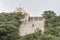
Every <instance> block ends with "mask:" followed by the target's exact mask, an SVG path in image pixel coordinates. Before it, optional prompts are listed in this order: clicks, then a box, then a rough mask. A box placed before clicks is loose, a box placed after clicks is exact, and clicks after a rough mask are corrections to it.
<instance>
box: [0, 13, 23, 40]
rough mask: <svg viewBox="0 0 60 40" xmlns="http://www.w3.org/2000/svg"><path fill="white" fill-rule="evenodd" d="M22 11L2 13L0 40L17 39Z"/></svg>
mask: <svg viewBox="0 0 60 40" xmlns="http://www.w3.org/2000/svg"><path fill="white" fill-rule="evenodd" d="M21 18H23V15H21V13H0V40H17V39H18V38H19V35H18V30H19V25H20V24H21V22H20V19H21Z"/></svg>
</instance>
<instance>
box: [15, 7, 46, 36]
mask: <svg viewBox="0 0 60 40" xmlns="http://www.w3.org/2000/svg"><path fill="white" fill-rule="evenodd" d="M14 12H22V15H25V18H24V19H21V20H20V21H22V24H21V25H20V28H19V32H20V33H19V34H20V36H24V35H27V34H31V33H34V32H35V31H36V29H39V30H41V32H42V33H44V21H45V19H44V18H43V17H37V16H36V17H35V16H34V17H31V16H29V13H27V12H26V11H25V10H24V9H23V8H22V7H18V8H16V10H15V11H14Z"/></svg>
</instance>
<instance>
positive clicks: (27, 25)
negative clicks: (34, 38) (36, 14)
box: [19, 20, 45, 36]
mask: <svg viewBox="0 0 60 40" xmlns="http://www.w3.org/2000/svg"><path fill="white" fill-rule="evenodd" d="M44 21H45V20H39V21H28V22H26V21H24V22H22V24H21V26H20V29H19V32H20V36H24V35H27V34H31V33H34V32H35V30H36V29H37V28H38V29H39V30H41V31H42V33H44Z"/></svg>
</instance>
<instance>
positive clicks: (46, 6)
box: [0, 0, 60, 16]
mask: <svg viewBox="0 0 60 40" xmlns="http://www.w3.org/2000/svg"><path fill="white" fill-rule="evenodd" d="M19 4H21V5H22V6H23V7H24V9H25V10H27V11H28V12H29V14H30V15H31V16H40V15H41V14H42V13H43V12H44V11H45V10H52V11H54V12H55V13H56V14H57V15H60V0H0V12H8V11H11V10H14V9H15V8H16V7H17V6H18V5H19Z"/></svg>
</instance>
